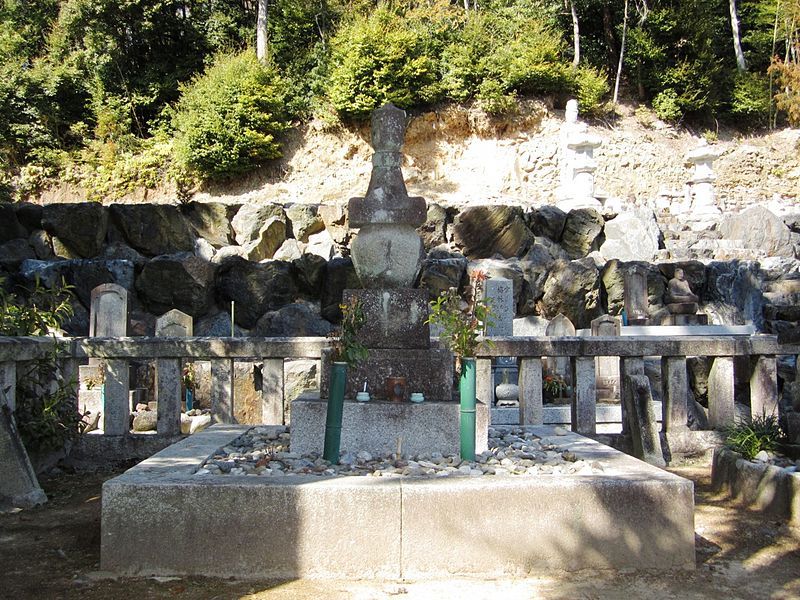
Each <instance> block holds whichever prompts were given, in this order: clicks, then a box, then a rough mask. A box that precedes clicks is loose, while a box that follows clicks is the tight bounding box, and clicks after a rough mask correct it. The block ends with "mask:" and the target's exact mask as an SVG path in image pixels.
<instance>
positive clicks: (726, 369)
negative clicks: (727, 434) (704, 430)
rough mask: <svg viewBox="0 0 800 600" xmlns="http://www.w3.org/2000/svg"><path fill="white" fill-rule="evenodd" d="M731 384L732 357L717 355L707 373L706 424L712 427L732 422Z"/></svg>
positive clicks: (723, 425)
mask: <svg viewBox="0 0 800 600" xmlns="http://www.w3.org/2000/svg"><path fill="white" fill-rule="evenodd" d="M733 384H734V369H733V357H732V356H717V357H716V358H715V359H714V363H713V364H712V365H711V372H710V373H709V374H708V424H709V425H710V426H711V428H712V429H723V428H725V427H727V426H728V425H732V424H733V419H734V415H735V410H734V402H733Z"/></svg>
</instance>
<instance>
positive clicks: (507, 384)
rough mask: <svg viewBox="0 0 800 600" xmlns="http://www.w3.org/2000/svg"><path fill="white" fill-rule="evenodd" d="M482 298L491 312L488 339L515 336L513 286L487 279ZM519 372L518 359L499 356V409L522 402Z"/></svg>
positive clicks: (507, 281)
mask: <svg viewBox="0 0 800 600" xmlns="http://www.w3.org/2000/svg"><path fill="white" fill-rule="evenodd" d="M483 296H484V298H486V300H487V301H488V302H489V307H490V309H491V311H492V312H491V319H490V320H491V324H490V325H489V326H488V327H487V328H486V335H487V336H513V335H514V282H512V281H511V280H510V279H506V278H504V277H496V278H492V279H487V280H486V283H485V284H484V289H483ZM518 378H519V372H518V370H517V358H516V357H515V356H500V357H498V358H496V359H495V364H494V366H493V368H492V389H493V390H494V391H495V402H496V403H497V405H498V406H516V405H517V403H518V401H519V387H518V385H517V382H518Z"/></svg>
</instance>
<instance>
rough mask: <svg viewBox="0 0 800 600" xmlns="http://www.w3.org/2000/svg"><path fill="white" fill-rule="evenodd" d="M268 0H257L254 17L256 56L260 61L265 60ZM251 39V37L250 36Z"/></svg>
mask: <svg viewBox="0 0 800 600" xmlns="http://www.w3.org/2000/svg"><path fill="white" fill-rule="evenodd" d="M268 15H269V0H258V17H257V19H256V56H257V57H258V60H260V61H261V62H265V61H266V60H267V42H268V38H267V17H268ZM251 39H252V38H251Z"/></svg>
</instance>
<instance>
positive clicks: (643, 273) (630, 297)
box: [622, 265, 649, 325]
mask: <svg viewBox="0 0 800 600" xmlns="http://www.w3.org/2000/svg"><path fill="white" fill-rule="evenodd" d="M622 297H623V305H624V307H625V315H626V317H627V322H628V323H627V324H628V325H647V320H648V319H647V316H648V312H649V311H648V309H649V306H648V303H647V269H645V268H644V267H643V266H642V265H633V266H632V267H631V268H630V269H628V270H627V271H625V275H624V278H623V295H622Z"/></svg>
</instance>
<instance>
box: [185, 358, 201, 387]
mask: <svg viewBox="0 0 800 600" xmlns="http://www.w3.org/2000/svg"><path fill="white" fill-rule="evenodd" d="M182 379H183V387H185V388H186V389H187V390H193V389H194V388H195V387H196V386H197V374H196V373H195V370H194V363H192V362H188V363H186V364H185V365H184V366H183V374H182Z"/></svg>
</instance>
